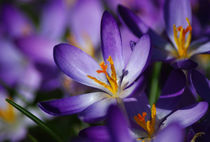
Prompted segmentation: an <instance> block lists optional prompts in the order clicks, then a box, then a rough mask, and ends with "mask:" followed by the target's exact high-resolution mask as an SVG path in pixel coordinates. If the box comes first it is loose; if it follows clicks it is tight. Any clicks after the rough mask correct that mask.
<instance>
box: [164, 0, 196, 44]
mask: <svg viewBox="0 0 210 142" xmlns="http://www.w3.org/2000/svg"><path fill="white" fill-rule="evenodd" d="M164 18H165V24H166V31H167V34H168V37H169V38H170V40H171V41H172V42H173V43H174V45H176V44H175V42H174V33H173V25H174V24H175V25H176V27H178V26H182V27H183V28H186V27H187V26H188V23H187V20H186V18H188V19H189V21H190V23H191V21H192V14H191V5H190V0H168V1H166V3H165V9H164ZM175 47H176V46H175Z"/></svg>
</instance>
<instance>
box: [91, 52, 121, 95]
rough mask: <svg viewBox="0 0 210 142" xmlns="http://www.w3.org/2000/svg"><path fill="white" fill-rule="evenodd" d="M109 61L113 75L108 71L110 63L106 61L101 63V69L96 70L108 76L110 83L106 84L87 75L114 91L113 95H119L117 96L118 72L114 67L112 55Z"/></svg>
mask: <svg viewBox="0 0 210 142" xmlns="http://www.w3.org/2000/svg"><path fill="white" fill-rule="evenodd" d="M107 61H108V62H109V64H110V67H111V75H110V74H109V73H108V72H107V68H108V65H107V64H105V63H104V62H101V63H100V67H101V70H97V71H96V72H97V73H98V74H100V73H103V74H104V75H105V76H106V79H107V80H108V84H106V83H104V82H102V81H100V80H98V79H97V78H95V77H92V76H90V75H87V77H88V78H90V79H92V80H93V81H95V82H96V83H98V84H100V85H101V86H103V87H105V88H106V89H108V90H109V91H110V92H111V93H112V95H113V97H118V96H117V91H118V83H117V74H116V70H115V67H114V62H113V60H112V57H111V56H109V58H108V59H107Z"/></svg>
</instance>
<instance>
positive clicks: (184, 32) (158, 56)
mask: <svg viewBox="0 0 210 142" xmlns="http://www.w3.org/2000/svg"><path fill="white" fill-rule="evenodd" d="M119 13H120V14H121V17H122V19H123V20H124V22H125V24H126V25H127V26H128V27H129V28H130V30H131V31H132V32H133V33H134V34H135V35H137V36H141V35H142V33H146V32H148V33H149V34H150V35H151V39H152V41H153V44H154V45H155V46H156V48H153V54H152V55H153V56H152V57H153V59H154V60H162V61H167V62H170V63H171V65H172V66H173V67H174V68H176V69H187V70H189V69H191V70H192V71H189V72H188V74H189V76H190V82H191V84H190V86H192V89H194V90H195V91H194V93H196V94H199V95H200V96H201V97H202V98H203V99H205V100H207V101H208V102H209V100H210V96H209V95H208V93H209V90H210V89H209V85H207V84H208V83H207V78H206V77H205V76H204V75H202V74H201V73H200V72H198V71H196V70H195V69H193V68H195V67H196V66H197V64H196V63H195V62H194V61H192V60H191V57H194V56H195V55H198V54H203V53H209V51H210V42H209V41H208V38H201V39H199V40H197V41H194V42H192V43H191V44H190V42H191V33H192V27H191V19H192V18H191V6H190V1H188V0H186V1H181V0H180V1H174V0H168V1H166V4H165V22H166V31H167V34H168V36H169V39H170V40H171V41H172V44H170V43H169V42H167V41H165V40H164V39H163V38H161V37H160V36H159V35H157V34H156V33H155V32H154V31H152V30H151V29H149V27H148V26H146V25H145V24H144V23H143V22H142V21H141V20H140V19H139V18H138V17H137V16H136V15H134V14H133V13H132V12H131V11H130V10H128V9H127V8H125V7H123V6H119ZM173 47H174V48H173ZM192 72H193V77H191V76H192V75H191V74H192ZM182 74H183V73H182ZM198 76H200V77H201V76H202V78H200V79H199V80H195V79H196V78H198ZM187 78H188V77H187ZM192 80H194V81H192ZM181 81H182V82H184V86H186V85H187V84H186V79H185V76H183V78H182V79H181ZM195 82H197V85H198V86H195ZM199 84H205V85H203V86H201V85H199ZM166 85H167V86H169V84H166ZM179 85H180V84H179ZM179 85H178V86H179ZM187 86H188V85H187ZM173 87H174V84H172V86H170V87H166V88H173ZM188 87H189V86H188ZM168 90H170V89H168ZM201 90H205V92H204V91H201ZM179 93H180V92H179ZM180 94H181V93H180Z"/></svg>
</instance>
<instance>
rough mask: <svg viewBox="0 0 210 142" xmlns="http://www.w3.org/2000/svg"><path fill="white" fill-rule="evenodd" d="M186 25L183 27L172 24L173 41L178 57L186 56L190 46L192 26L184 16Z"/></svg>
mask: <svg viewBox="0 0 210 142" xmlns="http://www.w3.org/2000/svg"><path fill="white" fill-rule="evenodd" d="M186 20H187V23H188V26H187V27H186V28H185V29H184V28H183V27H182V26H179V27H176V25H175V24H174V25H173V32H174V41H175V44H176V46H177V50H178V51H177V52H178V57H179V58H181V59H182V58H187V57H188V54H187V51H188V47H189V46H190V42H191V37H192V26H191V25H190V21H189V19H188V18H186Z"/></svg>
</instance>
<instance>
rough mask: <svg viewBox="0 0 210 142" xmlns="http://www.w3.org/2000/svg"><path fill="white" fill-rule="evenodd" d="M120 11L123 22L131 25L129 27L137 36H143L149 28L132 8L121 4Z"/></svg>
mask: <svg viewBox="0 0 210 142" xmlns="http://www.w3.org/2000/svg"><path fill="white" fill-rule="evenodd" d="M118 12H119V14H120V17H121V19H122V20H123V22H124V23H125V24H126V25H127V26H128V27H129V29H130V30H131V31H132V32H133V33H134V34H135V35H136V36H137V37H141V36H142V34H144V33H146V32H147V31H148V29H149V27H148V26H146V25H145V24H144V23H143V22H142V21H141V19H139V18H138V17H137V16H136V15H135V14H134V13H133V12H132V11H131V10H129V9H128V8H126V7H124V6H122V5H119V6H118Z"/></svg>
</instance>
